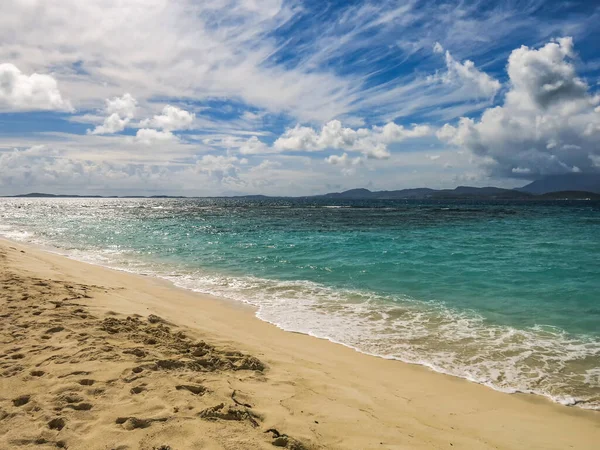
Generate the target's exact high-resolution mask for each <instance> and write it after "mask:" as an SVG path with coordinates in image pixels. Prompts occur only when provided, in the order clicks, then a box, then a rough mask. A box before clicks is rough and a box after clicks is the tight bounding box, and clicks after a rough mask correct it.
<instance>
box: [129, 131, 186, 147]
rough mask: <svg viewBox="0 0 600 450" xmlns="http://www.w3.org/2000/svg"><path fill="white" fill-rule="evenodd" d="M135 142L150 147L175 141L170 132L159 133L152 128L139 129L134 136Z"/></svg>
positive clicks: (175, 137)
mask: <svg viewBox="0 0 600 450" xmlns="http://www.w3.org/2000/svg"><path fill="white" fill-rule="evenodd" d="M135 140H136V142H140V143H142V144H146V145H151V144H155V143H159V142H168V141H177V136H175V135H174V134H173V133H171V132H170V131H159V130H155V129H153V128H140V129H139V130H137V133H136V134H135Z"/></svg>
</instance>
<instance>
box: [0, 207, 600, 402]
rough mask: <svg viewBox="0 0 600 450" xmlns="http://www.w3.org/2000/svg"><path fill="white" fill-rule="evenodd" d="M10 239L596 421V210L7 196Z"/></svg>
mask: <svg viewBox="0 0 600 450" xmlns="http://www.w3.org/2000/svg"><path fill="white" fill-rule="evenodd" d="M0 234H3V235H4V236H7V237H10V238H13V239H19V240H23V241H28V242H34V243H38V244H43V245H46V246H52V247H54V248H55V249H56V250H57V251H60V252H61V253H64V254H67V255H69V256H71V257H74V258H77V259H81V260H85V261H89V262H94V263H97V264H102V265H106V266H110V267H116V268H120V269H123V270H129V271H133V272H136V273H145V274H149V275H153V276H158V277H162V278H166V279H168V280H171V281H172V282H174V283H175V284H176V285H178V286H180V287H184V288H187V289H192V290H195V291H199V292H206V293H211V294H216V295H219V296H224V297H228V298H231V299H235V300H239V301H244V302H247V303H250V304H252V305H255V306H256V307H257V311H258V312H257V315H258V317H260V318H261V319H263V320H266V321H269V322H271V323H274V324H276V325H278V326H280V327H281V328H284V329H286V330H290V331H298V332H303V333H308V334H311V335H314V336H318V337H322V338H327V339H330V340H332V341H335V342H339V343H342V344H345V345H348V346H350V347H353V348H356V349H357V350H360V351H363V352H366V353H371V354H374V355H378V356H382V357H386V358H394V359H399V360H402V361H407V362H411V363H418V364H423V365H426V366H428V367H430V368H432V369H434V370H437V371H439V372H444V373H449V374H452V375H455V376H460V377H463V378H467V379H469V380H472V381H476V382H478V383H482V384H486V385H488V386H490V387H493V388H495V389H498V390H503V391H506V392H531V393H536V394H540V395H544V396H546V397H549V398H551V399H553V400H555V401H558V402H561V403H564V404H570V405H577V406H580V407H584V408H591V409H600V257H599V256H600V205H599V204H598V203H591V202H557V203H550V204H535V203H529V202H528V203H451V202H446V203H426V202H415V201H412V202H402V201H389V202H384V201H381V202H370V203H365V202H342V203H335V202H332V201H328V202H326V201H320V202H316V201H312V202H309V201H302V200H264V201H251V200H234V199H189V200H188V199H186V200H179V199H178V200H175V199H156V200H154V199H0Z"/></svg>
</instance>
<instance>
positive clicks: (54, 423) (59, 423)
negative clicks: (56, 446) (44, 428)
mask: <svg viewBox="0 0 600 450" xmlns="http://www.w3.org/2000/svg"><path fill="white" fill-rule="evenodd" d="M65 425H66V422H65V419H63V418H62V417H56V418H54V419H52V420H51V421H50V422H48V428H50V429H51V430H58V431H60V430H62V429H63V428H64V427H65Z"/></svg>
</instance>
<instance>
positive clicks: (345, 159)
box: [325, 153, 364, 175]
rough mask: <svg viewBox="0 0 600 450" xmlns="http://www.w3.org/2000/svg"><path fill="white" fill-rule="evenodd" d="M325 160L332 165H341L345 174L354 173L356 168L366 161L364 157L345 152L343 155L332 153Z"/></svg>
mask: <svg viewBox="0 0 600 450" xmlns="http://www.w3.org/2000/svg"><path fill="white" fill-rule="evenodd" d="M325 161H327V163H329V164H331V165H334V166H340V167H341V168H342V173H343V174H344V175H354V174H355V173H356V168H357V167H358V166H360V165H362V164H363V163H364V158H361V157H360V156H359V157H356V158H351V157H349V156H348V154H347V153H343V154H342V155H341V156H337V155H331V156H329V157H327V158H325Z"/></svg>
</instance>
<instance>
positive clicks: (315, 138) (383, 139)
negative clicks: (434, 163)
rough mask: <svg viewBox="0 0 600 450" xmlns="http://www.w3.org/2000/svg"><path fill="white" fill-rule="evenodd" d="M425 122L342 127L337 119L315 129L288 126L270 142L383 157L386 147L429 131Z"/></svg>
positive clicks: (293, 147) (287, 147)
mask: <svg viewBox="0 0 600 450" xmlns="http://www.w3.org/2000/svg"><path fill="white" fill-rule="evenodd" d="M431 132H432V130H431V128H430V127H429V126H426V125H418V126H417V125H415V126H413V128H404V127H403V126H401V125H397V124H395V123H392V122H390V123H388V124H386V125H385V126H383V127H379V126H375V127H373V128H371V129H368V128H359V129H356V130H355V129H352V128H344V127H343V126H342V123H341V122H340V121H339V120H332V121H330V122H328V123H326V124H325V125H323V127H322V128H321V130H320V131H317V130H315V129H313V128H311V127H304V126H300V125H296V126H295V127H294V128H289V129H287V130H286V131H285V133H283V134H282V135H281V136H280V137H279V138H278V139H277V140H276V141H275V142H274V144H273V146H274V147H275V148H276V149H278V150H280V151H286V150H287V151H289V150H292V151H308V152H314V151H321V150H325V149H343V150H347V151H355V152H360V153H362V154H364V155H365V156H367V157H369V158H374V159H385V158H388V157H389V156H390V153H389V151H388V149H387V146H388V145H389V144H392V143H396V142H401V141H403V140H405V139H408V138H419V137H424V136H427V135H429V134H431Z"/></svg>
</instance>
